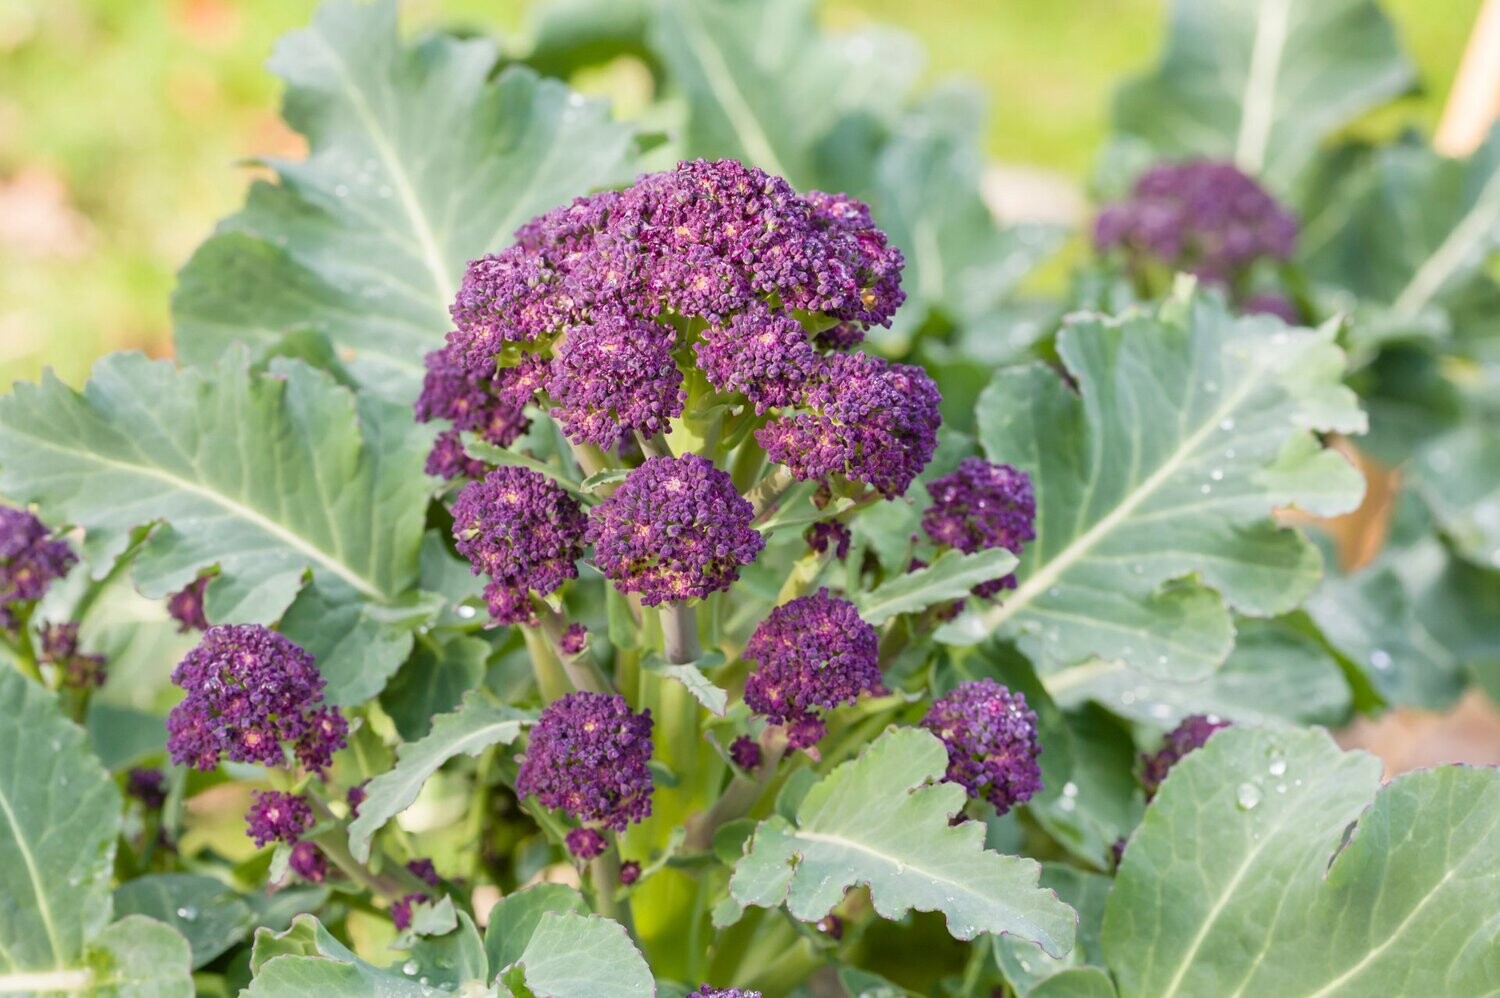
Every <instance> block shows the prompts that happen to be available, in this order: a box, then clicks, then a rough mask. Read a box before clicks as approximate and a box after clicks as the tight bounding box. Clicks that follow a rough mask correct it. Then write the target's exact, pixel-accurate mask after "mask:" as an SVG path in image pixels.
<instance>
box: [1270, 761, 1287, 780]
mask: <svg viewBox="0 0 1500 998" xmlns="http://www.w3.org/2000/svg"><path fill="white" fill-rule="evenodd" d="M1285 772H1286V760H1285V759H1272V760H1271V775H1272V776H1281V775H1282V774H1283V773H1285Z"/></svg>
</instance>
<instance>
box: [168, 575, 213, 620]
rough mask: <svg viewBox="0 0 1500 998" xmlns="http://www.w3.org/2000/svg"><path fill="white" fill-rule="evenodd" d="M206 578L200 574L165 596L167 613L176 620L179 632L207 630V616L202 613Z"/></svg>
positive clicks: (206, 587)
mask: <svg viewBox="0 0 1500 998" xmlns="http://www.w3.org/2000/svg"><path fill="white" fill-rule="evenodd" d="M208 580H209V577H208V576H207V575H200V576H198V577H197V578H196V579H194V580H193V581H192V582H189V583H188V584H187V585H186V586H184V587H183V588H182V589H180V590H178V591H177V592H175V593H173V594H172V595H171V596H170V597H168V598H167V615H168V616H170V617H171V618H172V619H173V620H175V621H177V632H178V633H179V634H186V633H187V632H188V631H206V630H208V618H207V617H205V616H204V615H203V597H204V595H205V594H206V593H207V592H208Z"/></svg>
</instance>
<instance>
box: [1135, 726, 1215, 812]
mask: <svg viewBox="0 0 1500 998" xmlns="http://www.w3.org/2000/svg"><path fill="white" fill-rule="evenodd" d="M1227 727H1229V722H1228V721H1225V720H1223V719H1222V718H1219V717H1216V716H1214V715H1212V714H1190V715H1188V716H1187V717H1185V718H1183V719H1182V723H1181V724H1179V725H1177V727H1175V728H1173V729H1172V730H1171V731H1169V732H1167V734H1166V737H1165V738H1163V739H1162V746H1161V748H1160V749H1158V750H1157V751H1156V752H1154V753H1152V754H1150V755H1142V756H1141V785H1142V786H1143V787H1145V788H1146V799H1147V800H1150V799H1151V798H1153V797H1155V796H1156V792H1157V791H1158V790H1160V789H1161V785H1162V781H1163V780H1165V779H1166V778H1167V774H1168V773H1170V772H1171V771H1172V767H1173V766H1175V765H1177V764H1178V763H1179V762H1181V761H1182V757H1183V756H1185V755H1187V754H1188V753H1189V752H1194V751H1197V750H1198V749H1200V748H1202V747H1203V746H1204V745H1206V744H1207V743H1208V739H1209V738H1210V737H1211V736H1212V735H1213V733H1214V732H1215V731H1219V730H1221V729H1223V728H1227Z"/></svg>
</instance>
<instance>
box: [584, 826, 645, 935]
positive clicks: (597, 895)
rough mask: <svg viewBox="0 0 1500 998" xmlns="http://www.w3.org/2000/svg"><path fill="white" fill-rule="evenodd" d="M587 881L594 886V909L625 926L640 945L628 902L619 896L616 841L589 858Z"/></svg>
mask: <svg viewBox="0 0 1500 998" xmlns="http://www.w3.org/2000/svg"><path fill="white" fill-rule="evenodd" d="M589 881H590V883H591V884H592V885H593V888H594V910H595V911H596V912H598V913H599V914H601V915H603V916H604V917H605V918H612V919H614V920H615V921H616V922H619V923H620V924H621V925H623V926H625V931H626V932H628V933H630V937H631V938H632V939H635V942H636V946H640V940H639V939H636V938H635V920H634V919H633V918H632V917H631V914H630V902H629V901H627V900H625V899H624V898H622V897H620V896H619V889H620V849H619V846H618V845H617V844H616V843H614V842H611V843H610V845H609V848H608V849H605V850H604V852H602V853H600V854H599V855H598V856H595V857H594V858H593V859H591V860H589Z"/></svg>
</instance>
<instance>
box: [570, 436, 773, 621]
mask: <svg viewBox="0 0 1500 998" xmlns="http://www.w3.org/2000/svg"><path fill="white" fill-rule="evenodd" d="M754 517H755V510H754V508H753V507H752V506H751V505H750V503H749V502H748V501H746V500H745V499H744V498H743V497H742V496H741V495H740V494H739V492H737V491H736V490H735V487H734V482H733V481H732V480H731V479H730V477H729V475H728V474H726V473H725V472H723V471H721V470H719V469H718V468H715V467H714V466H713V463H712V462H711V461H709V460H708V459H707V458H704V457H700V456H699V455H697V454H685V455H683V456H681V457H654V458H651V459H650V460H648V461H646V463H645V464H643V465H641V466H640V467H639V468H637V469H635V470H634V471H632V472H631V473H630V475H629V476H628V477H627V478H626V479H625V481H624V482H622V483H621V484H620V487H619V488H618V489H616V490H615V493H614V495H612V496H610V497H609V498H608V499H606V500H605V501H604V502H602V503H600V504H599V505H598V506H595V507H594V509H593V510H592V512H591V513H590V519H589V528H588V540H589V541H591V542H592V543H593V544H594V563H595V564H596V565H597V566H598V568H599V571H600V572H602V573H604V576H605V577H606V578H608V579H609V580H610V581H612V582H613V583H614V584H615V588H617V589H619V590H620V591H621V592H626V593H639V594H640V595H641V602H642V603H643V604H645V605H646V606H655V605H657V604H658V603H664V602H667V601H669V600H685V599H694V598H696V599H702V598H704V597H706V596H708V595H709V594H710V593H713V592H718V591H720V590H723V589H728V588H729V587H730V586H731V585H733V583H734V581H735V580H736V579H738V578H739V570H740V568H741V567H742V566H744V565H748V564H750V563H751V562H753V561H755V558H756V556H757V555H759V554H760V550H761V548H762V547H763V546H764V545H765V541H764V540H763V539H762V538H761V536H760V534H759V533H757V532H756V531H755V530H754V529H753V528H751V526H750V523H751V521H752V520H753V519H754Z"/></svg>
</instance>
